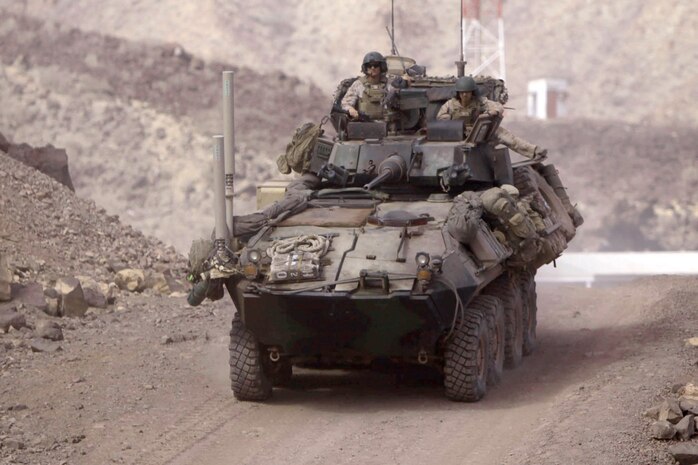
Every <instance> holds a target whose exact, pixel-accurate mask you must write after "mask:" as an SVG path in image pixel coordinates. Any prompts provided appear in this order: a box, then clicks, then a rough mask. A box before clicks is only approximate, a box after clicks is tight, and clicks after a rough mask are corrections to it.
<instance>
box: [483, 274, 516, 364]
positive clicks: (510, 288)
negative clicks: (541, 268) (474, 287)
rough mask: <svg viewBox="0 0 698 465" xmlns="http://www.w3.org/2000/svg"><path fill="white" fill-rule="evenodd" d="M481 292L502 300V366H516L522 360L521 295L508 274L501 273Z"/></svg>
mask: <svg viewBox="0 0 698 465" xmlns="http://www.w3.org/2000/svg"><path fill="white" fill-rule="evenodd" d="M483 294H486V295H491V296H494V297H497V298H499V299H500V300H501V301H502V305H503V309H504V324H505V329H506V331H505V337H504V366H505V367H506V368H516V367H518V366H519V365H521V361H522V360H523V333H524V330H523V325H524V321H523V304H522V302H521V295H520V294H519V292H517V290H516V289H515V288H514V283H513V282H512V280H511V278H510V277H509V275H508V274H503V275H501V276H499V277H498V278H497V279H495V280H494V281H492V282H491V283H490V284H488V285H487V287H486V288H485V289H484V290H483Z"/></svg>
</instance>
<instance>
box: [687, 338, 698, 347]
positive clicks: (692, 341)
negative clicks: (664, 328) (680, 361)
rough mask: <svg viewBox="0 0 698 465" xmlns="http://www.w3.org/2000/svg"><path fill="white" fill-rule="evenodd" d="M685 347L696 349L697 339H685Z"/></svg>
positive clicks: (697, 345)
mask: <svg viewBox="0 0 698 465" xmlns="http://www.w3.org/2000/svg"><path fill="white" fill-rule="evenodd" d="M686 347H698V337H692V338H689V339H686Z"/></svg>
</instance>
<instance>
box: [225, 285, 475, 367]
mask: <svg viewBox="0 0 698 465" xmlns="http://www.w3.org/2000/svg"><path fill="white" fill-rule="evenodd" d="M475 289H476V288H475V287H472V288H461V289H459V295H460V298H461V299H462V300H465V301H467V300H468V299H469V298H470V296H471V295H472V294H473V292H475ZM236 300H237V301H238V311H239V312H240V315H241V318H242V319H243V321H244V323H245V326H246V327H247V328H248V329H249V330H250V331H251V332H252V333H254V335H255V336H256V337H257V339H258V341H259V343H260V344H261V345H262V346H264V347H267V348H272V347H273V348H275V349H276V350H278V351H279V352H280V353H281V354H282V355H284V356H288V357H291V358H296V359H299V358H300V359H317V360H329V361H334V362H337V363H362V362H370V361H371V360H372V359H374V358H392V359H402V360H410V359H414V360H415V361H416V360H417V356H418V355H419V354H420V353H421V354H422V356H424V355H428V356H436V355H438V354H439V342H440V340H441V338H442V337H443V336H444V335H445V334H446V332H447V331H448V330H449V328H450V327H451V325H452V323H453V319H454V312H455V311H456V299H455V296H454V294H453V292H452V291H451V290H450V289H447V288H445V287H436V288H435V289H433V290H431V291H430V292H429V293H428V294H411V293H410V292H408V291H399V292H393V293H391V294H389V295H386V294H378V293H375V294H372V293H361V294H359V293H348V292H337V293H320V292H303V293H297V294H293V295H282V294H276V295H274V294H252V293H246V292H242V291H240V292H239V293H238V295H237V299H236Z"/></svg>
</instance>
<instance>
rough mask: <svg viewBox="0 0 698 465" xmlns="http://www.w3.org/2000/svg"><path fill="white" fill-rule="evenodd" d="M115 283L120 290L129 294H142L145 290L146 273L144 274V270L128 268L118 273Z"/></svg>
mask: <svg viewBox="0 0 698 465" xmlns="http://www.w3.org/2000/svg"><path fill="white" fill-rule="evenodd" d="M114 282H115V283H116V285H117V286H119V289H122V290H126V291H129V292H141V291H142V290H143V289H145V273H143V270H136V269H133V268H126V269H123V270H121V271H119V272H118V273H116V277H115V278H114Z"/></svg>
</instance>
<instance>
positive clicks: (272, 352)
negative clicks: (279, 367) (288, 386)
mask: <svg viewBox="0 0 698 465" xmlns="http://www.w3.org/2000/svg"><path fill="white" fill-rule="evenodd" d="M280 359H281V355H280V354H279V349H277V348H276V347H272V348H271V349H269V360H271V361H272V362H274V363H276V362H278V361H279V360H280Z"/></svg>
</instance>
